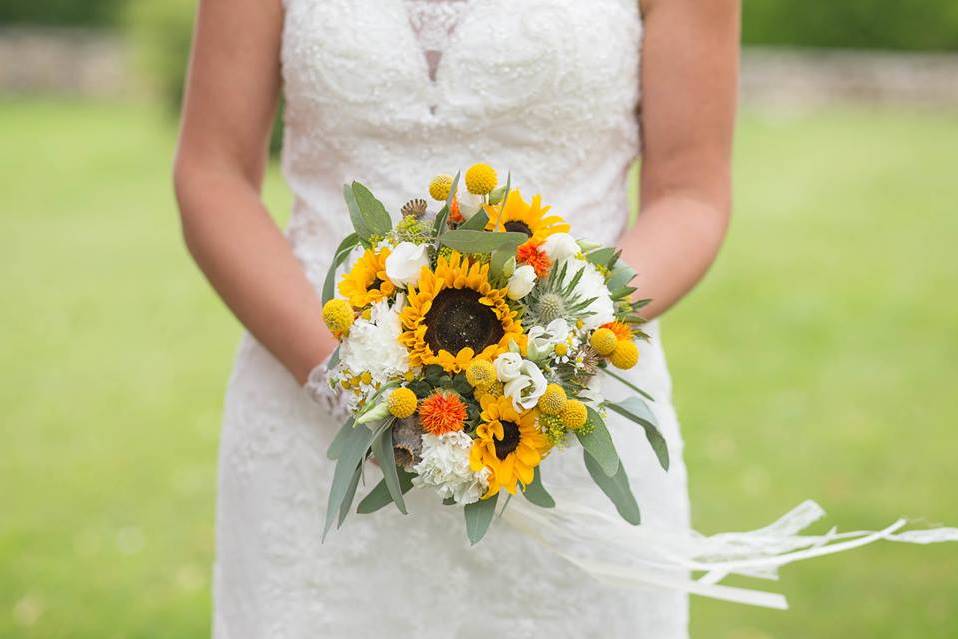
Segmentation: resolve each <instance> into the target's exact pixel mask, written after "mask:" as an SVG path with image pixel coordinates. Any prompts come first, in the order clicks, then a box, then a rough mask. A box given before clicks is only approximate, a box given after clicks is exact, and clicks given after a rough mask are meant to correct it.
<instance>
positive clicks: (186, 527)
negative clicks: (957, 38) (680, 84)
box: [0, 102, 958, 639]
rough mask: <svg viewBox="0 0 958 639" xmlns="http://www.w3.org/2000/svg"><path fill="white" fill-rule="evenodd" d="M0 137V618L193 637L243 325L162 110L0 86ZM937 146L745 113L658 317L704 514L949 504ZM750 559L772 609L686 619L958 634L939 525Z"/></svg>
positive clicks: (954, 315) (935, 510)
mask: <svg viewBox="0 0 958 639" xmlns="http://www.w3.org/2000/svg"><path fill="white" fill-rule="evenodd" d="M0 140H3V150H2V151H0V272H2V274H3V276H2V278H0V300H2V306H0V307H2V311H0V331H2V334H3V339H2V340H0V406H2V412H0V436H2V442H3V444H2V445H0V451H2V454H0V500H2V501H0V637H11V638H14V637H17V638H19V637H80V638H90V639H94V638H95V639H110V638H113V637H117V638H118V637H141V638H145V637H203V636H207V635H208V632H209V631H208V628H209V614H210V596H209V588H210V579H209V568H210V563H211V561H212V556H213V545H212V544H213V504H214V491H215V484H216V467H215V462H216V443H217V433H218V429H219V417H220V409H221V398H222V393H223V389H224V386H225V382H226V376H227V374H228V371H229V368H230V365H231V359H232V353H233V350H234V348H235V344H236V341H237V338H238V336H239V333H240V331H239V328H238V326H237V325H236V323H235V322H234V321H233V320H232V319H231V317H230V316H229V315H228V313H227V312H226V311H225V310H224V309H223V308H222V307H221V305H220V304H219V302H218V301H217V300H216V299H215V298H214V296H213V295H212V293H211V292H210V290H209V288H208V287H207V285H206V284H205V283H204V281H203V280H202V279H201V277H200V275H199V274H198V271H196V270H195V268H194V267H193V265H192V263H191V261H190V259H189V257H188V256H187V254H186V252H185V250H184V248H183V247H182V243H181V240H180V237H179V228H178V222H177V218H176V213H175V209H174V205H173V201H172V196H171V189H170V185H169V177H168V175H169V166H170V158H171V154H172V129H171V128H170V126H169V123H164V121H163V120H162V118H160V117H159V116H158V115H157V114H156V113H155V112H153V111H151V110H148V109H144V108H143V107H137V106H129V105H128V106H107V105H89V104H74V103H51V102H13V103H10V102H8V103H4V104H0ZM956 149H958V114H940V113H939V114H935V113H919V112H892V111H867V110H829V111H824V112H817V113H814V114H804V115H802V114H792V115H778V116H776V117H768V116H767V115H760V114H755V113H747V114H746V115H745V116H743V118H742V124H741V129H740V133H739V139H738V147H737V207H736V216H735V220H734V222H733V226H732V230H731V233H730V236H729V240H728V244H727V247H726V249H725V251H724V253H723V254H722V256H721V257H720V259H719V260H718V263H717V264H716V266H715V268H714V270H713V271H712V273H711V274H710V275H709V277H708V278H707V279H706V281H705V282H704V284H703V285H702V287H701V288H700V289H699V290H698V291H697V292H696V293H695V294H693V295H692V296H691V297H690V298H689V299H688V300H686V301H685V302H683V304H682V305H681V306H679V307H678V308H677V309H676V310H675V311H674V312H673V313H671V314H670V315H669V316H668V317H667V318H666V319H665V321H664V322H663V324H664V333H665V341H666V344H667V347H668V350H669V352H670V356H671V366H672V372H673V376H674V379H675V386H676V391H675V392H676V402H677V404H678V407H679V411H680V414H681V416H682V419H683V422H684V431H685V438H686V442H687V446H686V454H687V462H688V464H689V466H690V471H691V482H692V484H691V489H692V499H693V504H694V513H695V523H696V526H697V527H698V528H699V529H700V530H702V531H703V532H713V531H719V530H727V529H730V528H731V529H745V528H752V527H756V526H759V525H764V524H765V523H768V522H769V521H771V520H772V519H773V518H775V517H777V516H778V515H779V514H781V513H782V512H784V511H785V510H786V509H788V508H790V507H791V506H793V505H795V504H797V503H798V502H800V501H801V500H803V499H805V498H807V497H814V498H816V499H818V500H819V501H820V502H821V503H822V504H823V505H824V506H825V507H826V508H827V509H828V510H829V512H830V518H829V520H828V522H827V524H833V523H834V524H836V525H839V526H842V527H844V528H846V529H848V528H865V527H867V528H875V527H880V526H882V525H884V524H887V523H889V522H890V521H892V520H894V519H895V518H896V517H898V516H899V515H901V514H904V515H909V516H914V517H924V518H927V519H928V520H929V521H932V522H937V521H947V522H949V523H951V524H958V491H956V489H955V487H956V486H958V464H956V463H955V457H956V451H958V433H956V432H955V430H954V429H955V427H956V425H958V419H956V418H958V402H956V399H955V398H956V396H958V394H956V391H955V387H956V385H958V297H956V294H955V292H956V290H958V254H956V240H958V216H956V214H958V206H956V202H958V181H956V180H955V179H954V177H955V167H954V162H955V160H956V159H958V157H956ZM267 198H268V200H269V201H270V202H271V203H272V205H273V207H274V209H275V210H277V211H284V210H286V209H287V208H288V205H289V196H288V194H287V193H286V192H285V191H284V190H283V188H282V186H281V183H280V181H279V180H278V179H277V177H276V176H275V175H271V178H270V182H269V184H268V188H267ZM826 527H827V525H826V524H823V525H822V526H821V527H819V530H824V529H825V528H826ZM753 583H754V585H757V586H760V587H772V588H776V589H781V590H782V591H783V592H785V593H786V594H787V595H788V596H789V598H790V601H791V605H792V610H791V611H790V612H786V613H782V612H772V611H763V610H756V609H750V608H745V607H740V606H734V605H731V604H724V603H717V602H710V601H703V600H696V601H695V602H694V604H693V636H695V637H696V639H711V638H723V639H764V638H772V637H775V638H802V639H807V638H810V637H816V638H817V637H869V638H906V637H907V638H912V637H923V638H929V639H930V638H938V637H940V638H944V637H954V636H958V604H956V593H958V544H952V545H944V546H938V547H929V548H918V547H915V546H904V545H893V544H888V543H886V544H882V545H878V546H873V547H870V548H867V549H864V550H861V551H857V552H854V553H849V554H847V555H840V556H836V557H830V558H825V559H820V560H817V561H814V562H811V563H808V564H804V565H800V566H795V567H790V568H786V569H785V570H784V571H783V580H782V581H781V582H780V583H778V584H766V583H763V582H758V583H755V582H753Z"/></svg>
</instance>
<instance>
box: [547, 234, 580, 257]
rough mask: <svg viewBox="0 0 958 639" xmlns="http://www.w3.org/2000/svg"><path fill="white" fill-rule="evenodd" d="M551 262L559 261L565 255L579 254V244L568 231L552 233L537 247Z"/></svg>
mask: <svg viewBox="0 0 958 639" xmlns="http://www.w3.org/2000/svg"><path fill="white" fill-rule="evenodd" d="M539 248H541V249H542V251H543V252H545V254H546V255H548V256H549V259H550V260H552V261H553V262H561V261H562V260H564V259H566V258H567V257H572V256H573V255H578V254H579V244H578V242H576V241H575V238H574V237H572V236H571V235H569V234H568V233H553V234H552V235H550V236H549V237H547V238H546V241H545V242H543V243H542V246H541V247H539Z"/></svg>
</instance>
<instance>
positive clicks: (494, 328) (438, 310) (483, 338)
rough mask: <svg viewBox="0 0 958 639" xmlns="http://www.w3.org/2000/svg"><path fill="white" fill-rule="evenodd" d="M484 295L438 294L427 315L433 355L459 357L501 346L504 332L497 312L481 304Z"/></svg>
mask: <svg viewBox="0 0 958 639" xmlns="http://www.w3.org/2000/svg"><path fill="white" fill-rule="evenodd" d="M480 297H482V295H481V294H480V293H479V292H478V291H474V290H472V289H471V288H447V289H445V290H442V291H439V293H438V294H437V295H436V297H435V298H434V299H433V301H432V308H431V309H429V312H428V313H426V343H427V344H428V345H429V348H431V349H432V350H433V351H434V352H437V353H438V352H439V351H440V350H443V349H445V350H447V351H449V352H450V353H458V352H459V351H461V350H462V349H464V348H471V349H472V350H473V351H475V352H477V353H481V352H482V351H483V350H484V349H485V348H486V347H487V346H492V345H494V344H498V343H499V340H501V339H502V336H503V334H504V333H505V331H504V330H503V328H502V323H501V322H500V321H499V318H498V317H496V313H495V311H493V310H492V309H491V308H489V307H488V306H486V305H485V304H483V303H482V302H480V301H479V298H480Z"/></svg>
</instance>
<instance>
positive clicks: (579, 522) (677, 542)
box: [502, 499, 958, 609]
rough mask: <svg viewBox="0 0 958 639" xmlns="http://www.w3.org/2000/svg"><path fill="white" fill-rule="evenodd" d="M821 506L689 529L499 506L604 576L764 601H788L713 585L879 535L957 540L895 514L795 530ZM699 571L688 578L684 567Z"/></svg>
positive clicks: (771, 574) (568, 507) (773, 572)
mask: <svg viewBox="0 0 958 639" xmlns="http://www.w3.org/2000/svg"><path fill="white" fill-rule="evenodd" d="M824 515H825V511H824V510H823V509H822V507H821V506H819V505H818V504H817V503H815V502H814V501H810V500H809V501H806V502H804V503H802V504H799V505H798V506H797V507H795V508H793V509H792V510H791V511H789V512H788V513H786V514H785V515H783V516H782V517H781V518H779V519H778V520H777V521H775V522H773V523H772V524H770V525H768V526H766V527H764V528H759V529H758V530H753V531H748V532H732V533H721V534H717V535H712V536H704V535H701V534H699V533H697V532H695V531H694V530H684V531H677V530H668V529H664V528H660V527H655V526H649V525H641V526H632V525H631V524H629V523H628V522H626V521H624V520H622V519H620V518H617V517H615V516H614V515H611V514H608V513H605V512H602V511H599V510H596V509H594V508H592V507H590V506H587V505H585V504H581V503H573V502H566V503H562V504H558V505H556V507H555V508H550V509H545V508H539V507H538V506H534V505H532V504H530V503H528V502H526V501H525V500H523V499H513V500H510V504H509V507H508V508H506V509H505V510H504V511H503V513H502V519H504V520H506V521H507V522H508V523H509V524H510V525H512V526H513V527H514V528H515V529H516V530H518V531H520V532H522V533H523V534H525V535H527V536H528V537H530V538H531V539H533V540H535V541H536V542H537V543H539V544H541V545H542V546H544V547H545V548H548V549H549V550H550V551H552V552H554V553H555V554H557V555H558V556H560V557H562V558H563V559H565V560H566V561H569V562H570V563H572V564H574V565H576V566H579V567H580V568H582V570H584V571H585V572H586V573H588V574H590V575H592V576H593V577H595V578H596V579H599V580H600V581H603V582H606V583H612V584H618V585H622V586H628V587H636V586H655V587H659V588H669V589H673V590H680V591H683V592H688V593H690V594H694V595H701V596H704V597H711V598H713V599H722V600H725V601H731V602H735V603H741V604H747V605H752V606H761V607H765V608H778V609H786V608H788V603H787V601H786V599H785V597H784V596H783V595H780V594H778V593H773V592H765V591H761V590H752V589H749V588H737V587H732V586H725V585H721V584H720V583H719V582H720V581H722V580H723V579H725V578H726V577H727V576H729V575H732V574H737V575H744V576H747V577H756V578H760V579H777V578H778V573H777V571H778V568H779V567H781V566H784V565H786V564H790V563H793V562H796V561H801V560H803V559H810V558H812V557H821V556H824V555H830V554H834V553H838V552H843V551H845V550H851V549H852V548H858V547H860V546H864V545H866V544H870V543H873V542H875V541H878V540H881V539H885V540H888V541H896V542H902V543H911V544H931V543H938V542H944V541H958V528H934V529H930V530H910V531H904V532H898V531H900V530H901V529H902V528H903V527H904V526H906V525H907V524H908V521H907V520H905V519H899V520H898V521H896V522H895V523H893V524H891V525H890V526H888V527H886V528H884V529H883V530H879V531H867V530H866V531H855V532H844V533H840V532H838V531H837V530H836V529H834V528H832V529H831V530H829V531H828V532H827V533H825V534H824V535H802V534H800V533H801V531H802V530H804V529H805V528H807V527H808V526H809V525H811V524H812V523H814V522H816V521H818V520H819V519H821V518H822V517H823V516H824ZM690 572H703V573H704V574H703V575H702V576H701V577H699V578H697V579H695V578H692V577H691V576H690V575H689V574H688V573H690Z"/></svg>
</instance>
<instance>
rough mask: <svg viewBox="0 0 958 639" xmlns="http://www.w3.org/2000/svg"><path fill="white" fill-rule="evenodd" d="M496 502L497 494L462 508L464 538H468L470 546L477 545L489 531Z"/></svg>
mask: <svg viewBox="0 0 958 639" xmlns="http://www.w3.org/2000/svg"><path fill="white" fill-rule="evenodd" d="M498 500H499V493H496V494H495V495H493V496H492V497H489V498H488V499H480V500H479V501H476V502H473V503H471V504H466V507H465V508H463V512H464V513H465V517H466V536H467V537H469V543H471V544H472V545H475V544H477V543H479V540H480V539H482V538H483V537H484V536H485V534H486V531H487V530H489V524H491V523H492V518H493V516H494V515H495V514H496V502H497V501H498Z"/></svg>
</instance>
